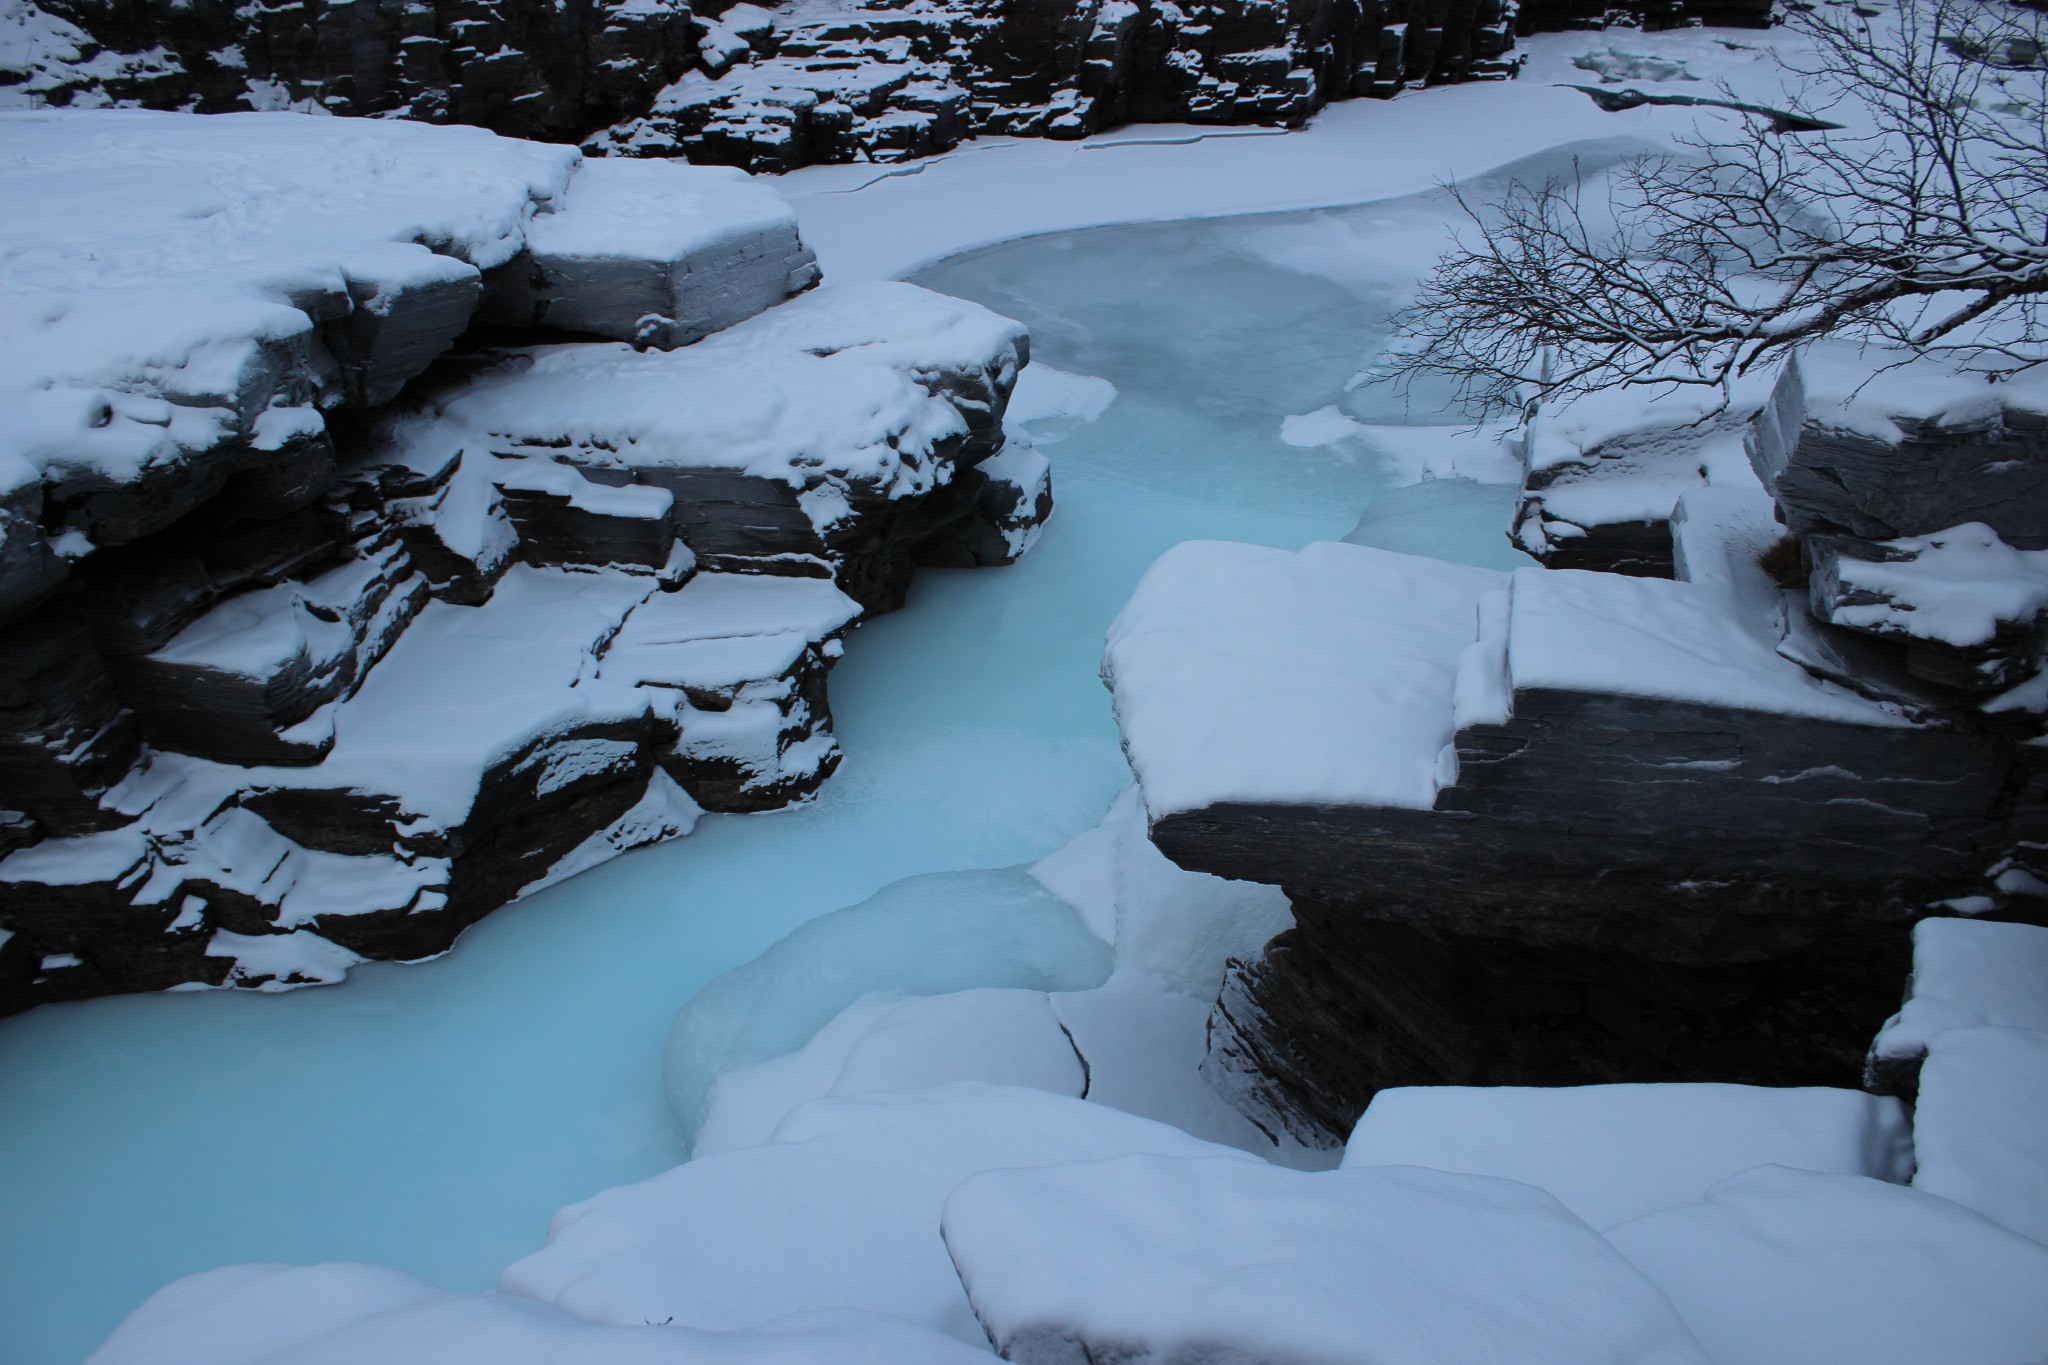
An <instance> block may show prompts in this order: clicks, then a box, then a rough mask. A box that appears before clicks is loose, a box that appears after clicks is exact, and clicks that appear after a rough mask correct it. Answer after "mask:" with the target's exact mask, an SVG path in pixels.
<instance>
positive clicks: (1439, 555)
mask: <svg viewBox="0 0 2048 1365" xmlns="http://www.w3.org/2000/svg"><path fill="white" fill-rule="evenodd" d="M1516 496H1517V489H1516V488H1515V486H1514V485H1513V484H1499V483H1481V482H1479V481H1477V480H1474V479H1463V478H1443V479H1424V480H1422V481H1421V482H1419V483H1412V484H1408V485H1407V486H1405V487H1401V488H1390V489H1388V490H1386V491H1385V492H1383V493H1381V494H1379V495H1378V496H1377V497H1375V498H1374V499H1373V500H1372V501H1371V502H1370V503H1368V504H1367V505H1366V509H1365V511H1364V512H1363V513H1361V514H1360V516H1359V518H1358V524H1357V525H1356V526H1354V527H1352V528H1351V530H1350V531H1349V532H1347V533H1346V534H1345V536H1344V541H1345V543H1346V544H1347V545H1369V546H1371V547H1372V548H1374V549H1376V550H1393V551H1395V552H1396V553H1399V554H1423V555H1429V556H1430V557H1432V558H1435V559H1448V560H1450V561H1452V562H1453V563H1456V564H1470V565H1472V566H1473V567H1474V568H1479V569H1507V570H1513V569H1519V568H1523V567H1526V566H1528V565H1529V564H1530V563H1532V561H1531V560H1530V558H1529V556H1528V555H1526V554H1524V553H1523V552H1522V551H1521V550H1519V549H1517V548H1516V547H1515V545H1514V543H1513V542H1512V541H1510V540H1509V539H1508V536H1507V529H1506V528H1507V527H1508V526H1509V525H1510V524H1512V522H1513V521H1514V514H1515V499H1516ZM1448 527H1457V528H1460V529H1463V530H1466V531H1468V532H1469V534H1467V535H1464V536H1461V537H1459V538H1458V539H1456V540H1451V539H1449V538H1448V537H1447V536H1446V535H1445V530H1446V528H1448Z"/></svg>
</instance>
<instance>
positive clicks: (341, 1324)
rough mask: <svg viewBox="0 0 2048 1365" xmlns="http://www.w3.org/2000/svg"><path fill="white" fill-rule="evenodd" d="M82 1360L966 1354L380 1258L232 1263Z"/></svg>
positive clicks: (643, 1360)
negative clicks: (683, 1318)
mask: <svg viewBox="0 0 2048 1365" xmlns="http://www.w3.org/2000/svg"><path fill="white" fill-rule="evenodd" d="M90 1359H91V1361H92V1365H259V1362H261V1363H262V1365H316V1362H317V1363H318V1365H345V1363H346V1365H360V1363H361V1362H365V1361H372V1360H374V1361H379V1362H388V1363H389V1365H448V1363H449V1362H452V1361H486V1360H487V1361H491V1362H493V1363H494V1365H560V1362H564V1361H572V1360H573V1361H576V1362H578V1365H969V1362H972V1361H976V1360H986V1359H987V1357H986V1356H985V1355H983V1354H981V1353H980V1352H978V1351H970V1350H969V1349H967V1348H966V1347H964V1346H962V1345H961V1344H960V1343H959V1342H957V1341H952V1340H949V1339H947V1338H946V1337H943V1336H940V1335H939V1334H938V1333H936V1332H931V1331H926V1330H923V1329H920V1328H918V1327H916V1326H914V1325H912V1324H910V1323H907V1322H902V1321H898V1320H895V1319H892V1318H887V1317H883V1316H881V1315H879V1314H868V1313H817V1314H806V1315H804V1316H801V1317H798V1318H794V1319H791V1320H789V1321H785V1322H779V1323H776V1324H774V1325H773V1326H770V1327H765V1328H763V1329H761V1330H758V1331H749V1332H702V1331H697V1330H694V1329H692V1328H689V1327H682V1326H676V1325H674V1324H669V1323H662V1322H649V1323H630V1324H623V1325H619V1326H601V1325H597V1324H593V1323H589V1322H584V1321H582V1320H580V1319H578V1318H575V1317H572V1316H570V1315H569V1314H567V1313H564V1312H562V1311H560V1310H559V1309H555V1308H551V1307H549V1306H547V1305H545V1304H539V1303H535V1302H533V1301H532V1300H530V1299H523V1298H516V1297H511V1296H505V1295H498V1294H448V1293H444V1292H442V1291H441V1290H439V1289H436V1288H435V1287H434V1286H432V1285H430V1284H428V1283H426V1282H425V1281H423V1280H418V1279H415V1278H413V1277H412V1276H410V1275H407V1274H405V1273H403V1272H402V1271H397V1270H388V1269H386V1268H384V1267H383V1266H373V1265H352V1264H330V1265H312V1266H283V1265H237V1266H227V1267H225V1268H223V1269H220V1270H210V1271H207V1272H206V1273H204V1274H201V1275H194V1276H192V1277H190V1278H189V1279H183V1280H179V1281H177V1282H176V1283H174V1284H172V1285H170V1286H168V1287H167V1288H164V1289H162V1290H159V1291H158V1292H157V1293H156V1294H154V1295H152V1296H151V1297H150V1299H149V1300H148V1301H147V1302H146V1303H144V1304H143V1305H142V1306H141V1307H140V1308H138V1309H136V1310H135V1312H134V1313H132V1314H130V1315H129V1317H128V1319H127V1321H125V1322H123V1323H122V1324H121V1326H120V1327H119V1328H117V1329H115V1332H114V1334H113V1336H111V1337H109V1338H108V1339H107V1341H106V1342H105V1344H104V1345H102V1346H101V1347H100V1348H99V1349H98V1350H97V1351H95V1352H93V1354H92V1356H91V1357H90Z"/></svg>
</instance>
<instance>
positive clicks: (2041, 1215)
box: [1913, 1028, 2048, 1243]
mask: <svg viewBox="0 0 2048 1365" xmlns="http://www.w3.org/2000/svg"><path fill="white" fill-rule="evenodd" d="M2044 1110H2048V1030H2042V1029H2021V1028H1952V1029H1944V1030H1943V1031H1942V1032H1940V1033H1938V1034H1936V1035H1935V1036H1934V1040H1933V1042H1932V1043H1930V1044H1929V1045H1928V1049H1927V1059H1926V1061H1924V1062H1923V1063H1922V1064H1921V1067H1920V1091H1919V1096H1918V1098H1917V1099H1916V1100H1915V1101H1914V1104H1913V1152H1914V1156H1915V1158H1916V1159H1917V1161H1918V1162H1919V1170H1918V1171H1916V1172H1915V1173H1914V1176H1913V1188H1914V1189H1917V1190H1925V1191H1927V1192H1928V1193H1929V1194H1938V1195H1940V1196H1941V1197H1942V1198H1944V1199H1950V1200H1953V1201H1955V1202H1956V1203H1958V1204H1961V1205H1963V1206H1964V1207H1965V1208H1972V1209H1975V1210H1977V1212H1979V1213H1981V1214H1983V1215H1984V1216H1985V1217H1986V1218H1989V1219H1990V1220H1991V1221H1992V1222H1994V1223H2000V1224H2003V1225H2004V1226H2006V1227H2009V1228H2011V1229H2012V1230H2013V1231H2014V1232H2017V1233H2020V1234H2022V1235H2023V1236H2027V1237H2031V1238H2033V1239H2034V1240H2035V1241H2037V1242H2043V1243H2048V1132H2044V1130H2043V1127H2042V1124H2041V1115H2042V1113H2043V1112H2044Z"/></svg>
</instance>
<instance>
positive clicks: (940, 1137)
mask: <svg viewBox="0 0 2048 1365" xmlns="http://www.w3.org/2000/svg"><path fill="white" fill-rule="evenodd" d="M1131 1152H1144V1153H1156V1154H1161V1155H1167V1156H1196V1155H1204V1154H1212V1153H1219V1152H1221V1153H1225V1154H1226V1155H1225V1164H1231V1165H1236V1164H1240V1163H1242V1164H1244V1165H1246V1166H1250V1167H1255V1166H1256V1165H1257V1163H1256V1162H1255V1161H1254V1159H1253V1158H1251V1157H1248V1156H1244V1155H1243V1154H1242V1153H1237V1152H1231V1151H1229V1149H1227V1148H1218V1147H1214V1146H1212V1145H1211V1144H1209V1143H1205V1142H1201V1141H1199V1140H1197V1139H1195V1138H1191V1137H1189V1136H1188V1135H1187V1134H1185V1133H1182V1132H1180V1131H1178V1130H1177V1129H1173V1128H1168V1127H1167V1126H1165V1125H1164V1124H1158V1123H1152V1122H1149V1121H1147V1120H1145V1119H1139V1118H1133V1117H1132V1116H1130V1115H1128V1114H1121V1113H1118V1112H1117V1111H1116V1110H1113V1109H1106V1108H1103V1107H1102V1106H1100V1105H1092V1104H1088V1103H1086V1102H1084V1101H1081V1100H1076V1099H1068V1098H1065V1097H1063V1096H1059V1095H1052V1094H1047V1093H1045V1092H1043V1091H1039V1090H1026V1089H1018V1088H1012V1087H1004V1086H989V1085H980V1084H972V1083H963V1084H956V1085H948V1086H942V1087H939V1088H938V1089H934V1090H921V1091H911V1092H906V1093H897V1094H879V1095H868V1096H860V1097H854V1098H848V1099H834V1100H821V1101H818V1102H816V1103H814V1104H811V1105H809V1106H807V1107H805V1108H802V1109H799V1110H798V1111H797V1112H796V1113H794V1114H792V1115H790V1117H789V1118H788V1119H787V1120H785V1121H784V1122H783V1124H782V1126H781V1127H780V1128H778V1129H777V1130H776V1132H775V1135H774V1137H773V1139H772V1140H770V1141H769V1142H767V1143H766V1144H764V1145H762V1146H758V1147H748V1148H744V1149H741V1150H737V1151H727V1152H720V1153H717V1154H716V1155H711V1156H705V1157H700V1158H698V1159H697V1160H694V1161H691V1162H688V1163H686V1164H685V1165H682V1166H678V1167H676V1168H675V1169H674V1170H672V1171H669V1172H668V1173H667V1174H665V1175H660V1176H657V1177H655V1178H654V1179H653V1180H649V1181H646V1182H644V1183H642V1184H639V1185H627V1186H622V1187H620V1188H618V1189H613V1190H607V1191H605V1192H604V1193H603V1194H600V1195H598V1196H597V1197H596V1198H594V1199H590V1200H587V1201H585V1202H584V1203H581V1204H576V1205H573V1206H571V1207H569V1208H567V1209H564V1210H563V1211H562V1212H561V1213H559V1214H557V1215H556V1216H555V1221H554V1225H553V1227H552V1228H551V1229H550V1230H549V1236H548V1245H547V1247H546V1248H545V1249H544V1250H542V1251H539V1252H536V1253H534V1254H533V1255H531V1256H528V1257H527V1258H526V1259H525V1260H522V1261H519V1262H517V1263H515V1264H514V1265H512V1266H511V1267H510V1268H509V1269H507V1270H506V1271H505V1274H504V1276H503V1277H502V1278H501V1279H500V1281H499V1286H498V1287H499V1289H500V1291H501V1292H504V1293H510V1294H524V1295H528V1296H531V1297H533V1298H539V1299H544V1300H546V1301H548V1302H550V1303H553V1304H555V1305H557V1306H559V1307H562V1308H566V1309H567V1310H569V1311H570V1312H571V1313H574V1314H576V1315H577V1316H578V1317H580V1318H584V1319H587V1320H589V1321H592V1322H608V1323H641V1322H649V1321H652V1322H662V1321H669V1320H672V1321H673V1322H675V1323H677V1324H678V1325H685V1326H694V1327H703V1328H707V1329H714V1330H737V1329H740V1328H745V1327H753V1326H757V1325H759V1324H763V1323H769V1322H773V1321H774V1320H775V1319H778V1318H781V1317H784V1316H785V1315H787V1314H790V1313H796V1312H802V1311H806V1310H815V1309H830V1308H848V1309H863V1310H868V1311H873V1312H881V1313H889V1314H893V1315H895V1316H897V1317H902V1318H908V1319H909V1320H911V1321H912V1322H916V1323H921V1324H924V1325H926V1326H929V1327H932V1328H936V1329H938V1330H941V1331H944V1332H946V1333H948V1334H950V1335H952V1336H955V1337H958V1338H960V1339H961V1340H963V1341H974V1342H979V1341H980V1340H981V1339H982V1333H981V1329H980V1328H979V1327H978V1326H977V1325H976V1324H975V1320H974V1316H973V1314H972V1312H971V1311H970V1310H969V1308H968V1305H967V1300H966V1297H965V1296H964V1295H963V1293H962V1291H961V1288H960V1280H959V1278H958V1277H957V1276H956V1275H955V1273H954V1271H953V1266H952V1263H951V1262H950V1261H949V1260H948V1259H947V1255H946V1247H945V1245H944V1244H943V1243H942V1242H941V1240H940V1237H939V1210H940V1207H941V1205H942V1204H943V1203H944V1201H945V1198H946V1195H947V1194H948V1193H949V1192H950V1191H951V1190H952V1189H953V1187H954V1186H956V1185H958V1184H959V1183H960V1182H961V1181H963V1180H965V1179H966V1178H967V1177H968V1176H971V1175H974V1174H976V1173H977V1172H981V1171H988V1170H995V1169H999V1168H1011V1167H1019V1166H1041V1165H1049V1164H1053V1163H1058V1162H1071V1161H1086V1162H1095V1161H1101V1160H1104V1159H1106V1158H1109V1157H1113V1156H1121V1155H1124V1154H1126V1153H1131Z"/></svg>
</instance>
